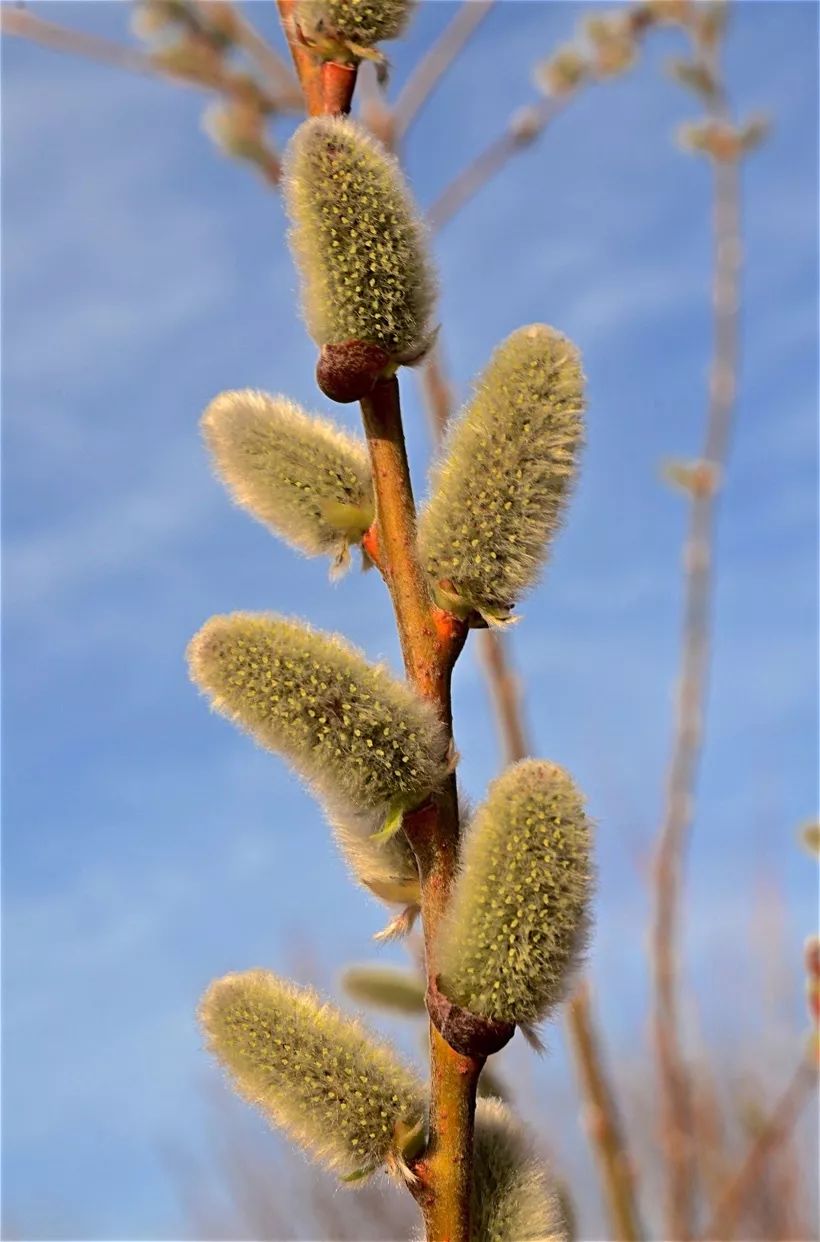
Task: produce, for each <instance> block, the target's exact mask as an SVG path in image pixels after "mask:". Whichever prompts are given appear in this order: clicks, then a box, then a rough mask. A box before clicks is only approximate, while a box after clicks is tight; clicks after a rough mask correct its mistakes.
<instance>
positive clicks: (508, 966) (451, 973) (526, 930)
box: [439, 759, 592, 1027]
mask: <svg viewBox="0 0 820 1242" xmlns="http://www.w3.org/2000/svg"><path fill="white" fill-rule="evenodd" d="M590 856H591V833H590V826H589V822H588V820H587V817H586V814H585V811H584V804H583V799H582V798H581V795H580V794H579V792H578V790H577V789H576V788H575V786H574V784H573V782H572V781H571V779H570V778H569V776H568V775H567V774H566V772H564V771H563V769H561V768H559V767H558V766H557V765H556V764H553V763H546V762H543V761H542V760H536V759H527V760H524V761H523V762H521V763H517V764H514V765H513V766H512V767H510V768H508V769H507V770H506V772H504V773H503V774H502V775H501V776H500V777H499V778H498V779H497V780H496V781H494V782H493V784H492V785H491V786H490V790H489V792H488V795H487V799H486V801H485V802H484V803H483V804H482V805H481V806H480V807H479V808H478V810H477V812H476V814H475V818H474V820H473V822H472V825H471V827H470V830H469V832H468V834H467V837H466V840H465V843H464V847H463V853H462V862H461V867H460V870H459V874H458V876H457V879H456V883H455V888H454V891H453V897H452V903H451V907H450V911H449V912H448V916H447V921H446V924H445V926H444V928H443V931H442V934H441V939H440V943H439V971H440V987H441V990H442V991H443V992H444V993H445V995H446V996H448V997H449V998H450V1000H452V1001H455V1002H456V1003H457V1004H458V1005H461V1006H462V1008H464V1009H469V1010H471V1011H472V1012H473V1013H476V1014H480V1015H482V1016H483V1017H486V1018H492V1019H494V1020H496V1021H502V1022H516V1023H519V1024H520V1025H522V1026H525V1027H527V1026H531V1025H532V1024H534V1023H537V1022H539V1021H540V1020H541V1019H542V1018H544V1017H545V1016H546V1015H547V1013H548V1012H549V1010H550V1009H551V1008H552V1007H553V1006H554V1005H555V1004H556V1003H557V1002H558V1001H559V1000H561V999H562V997H563V995H564V993H565V990H566V987H567V984H568V981H569V976H570V974H571V971H572V968H573V966H574V965H575V963H576V961H577V958H578V956H579V954H580V952H581V950H582V948H583V946H584V942H585V937H586V930H587V923H588V910H589V904H590V898H591V889H592V865H591V857H590Z"/></svg>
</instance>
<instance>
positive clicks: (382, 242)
mask: <svg viewBox="0 0 820 1242" xmlns="http://www.w3.org/2000/svg"><path fill="white" fill-rule="evenodd" d="M285 171H286V177H285V197H286V202H287V208H288V213H289V215H290V218H291V222H292V228H291V233H290V240H291V246H292V248H293V252H294V255H295V258H296V262H297V265H298V267H299V269H300V272H301V276H302V292H303V307H304V314H305V319H306V321H307V325H308V329H309V331H310V333H311V335H312V336H313V338H314V340H315V341H316V343H317V344H318V345H319V346H325V347H336V346H345V347H347V345H348V343H350V342H358V343H360V344H361V343H365V344H367V345H368V346H370V347H371V349H370V352H369V354H368V355H367V357H366V360H365V362H364V363H362V364H361V365H363V366H365V365H366V367H370V369H371V370H372V375H371V378H370V386H371V387H372V384H373V383H374V382H375V380H376V378H377V377H378V375H380V374H390V373H391V371H392V370H394V369H395V367H396V366H397V365H398V364H399V363H402V362H407V361H412V360H414V359H415V358H416V357H418V356H419V355H420V354H421V353H423V352H424V350H425V349H426V348H427V346H428V344H429V341H430V339H431V321H430V316H431V313H432V307H433V300H434V292H435V281H434V278H433V274H432V270H431V267H430V263H429V260H428V257H427V247H426V241H425V236H424V229H423V227H422V224H421V220H420V217H419V215H418V212H417V210H416V207H415V204H414V203H413V201H412V199H411V196H410V193H409V191H408V189H407V186H406V184H405V181H404V177H403V175H402V173H401V170H400V168H399V165H398V162H397V161H396V160H395V159H394V158H393V156H392V155H390V154H388V152H387V151H386V150H385V149H384V147H382V145H381V144H380V143H379V142H377V141H376V140H375V139H374V138H372V137H371V136H370V135H369V134H368V133H367V132H366V131H365V130H364V129H362V128H361V126H359V125H357V124H356V122H355V121H351V120H348V119H346V118H343V117H313V118H311V119H310V120H307V121H305V122H304V123H303V124H302V125H300V126H299V128H298V129H297V131H296V133H295V134H294V136H293V138H292V139H291V142H290V146H289V148H288V153H287V159H286V165H285ZM360 352H361V351H360ZM325 391H328V390H327V389H325ZM365 391H368V389H367V388H365ZM330 395H331V396H332V395H333V393H330ZM362 395H363V394H362ZM336 399H345V400H348V399H357V394H355V393H354V394H353V396H350V395H348V396H346V397H344V398H338V397H337V398H336Z"/></svg>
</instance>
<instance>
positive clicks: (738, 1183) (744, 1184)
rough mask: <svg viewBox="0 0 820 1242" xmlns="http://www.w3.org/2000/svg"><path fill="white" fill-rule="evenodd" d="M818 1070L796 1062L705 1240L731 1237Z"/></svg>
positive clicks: (814, 1083) (715, 1241)
mask: <svg viewBox="0 0 820 1242" xmlns="http://www.w3.org/2000/svg"><path fill="white" fill-rule="evenodd" d="M816 1087H817V1070H816V1069H815V1067H814V1066H813V1065H811V1064H810V1063H809V1061H808V1060H807V1059H806V1058H805V1057H804V1058H802V1059H801V1061H800V1064H799V1065H798V1066H797V1069H796V1070H795V1072H794V1074H793V1075H792V1077H791V1080H790V1081H789V1084H788V1086H787V1087H786V1090H785V1091H784V1092H783V1094H782V1096H781V1097H780V1099H779V1100H778V1102H777V1104H776V1105H775V1107H774V1109H773V1110H772V1113H771V1114H770V1116H769V1118H768V1120H767V1121H766V1122H765V1123H764V1125H763V1126H762V1127H761V1130H760V1133H759V1134H758V1136H757V1138H756V1139H755V1141H754V1143H753V1144H752V1146H751V1147H750V1149H749V1151H748V1153H747V1155H746V1158H745V1160H744V1161H743V1164H742V1165H741V1166H740V1168H739V1169H738V1171H737V1173H736V1174H735V1176H734V1178H733V1179H732V1181H731V1182H730V1183H729V1185H728V1186H727V1188H726V1190H725V1192H724V1194H723V1197H722V1199H721V1201H720V1203H719V1204H718V1207H717V1209H716V1211H715V1214H714V1216H713V1218H712V1221H711V1224H710V1226H709V1228H708V1229H707V1231H706V1232H705V1233H704V1235H703V1239H704V1242H726V1239H727V1238H731V1237H732V1231H733V1228H734V1226H735V1224H736V1222H737V1219H738V1214H739V1213H740V1212H741V1211H742V1209H743V1204H744V1201H745V1199H746V1198H747V1196H748V1195H749V1193H750V1191H751V1190H752V1189H753V1188H754V1186H755V1184H756V1182H757V1179H758V1178H759V1177H760V1174H761V1172H762V1170H763V1168H764V1166H765V1163H766V1158H767V1156H768V1155H769V1153H770V1152H771V1150H772V1148H773V1147H774V1146H776V1144H777V1143H779V1142H780V1141H781V1140H782V1139H783V1138H784V1137H785V1136H786V1135H787V1134H788V1133H789V1132H790V1131H791V1130H792V1128H793V1127H794V1125H795V1123H796V1121H797V1119H798V1117H799V1116H800V1113H801V1111H802V1109H803V1106H804V1105H805V1103H806V1102H807V1100H808V1099H809V1098H810V1096H811V1095H812V1094H813V1093H814V1092H815V1091H816Z"/></svg>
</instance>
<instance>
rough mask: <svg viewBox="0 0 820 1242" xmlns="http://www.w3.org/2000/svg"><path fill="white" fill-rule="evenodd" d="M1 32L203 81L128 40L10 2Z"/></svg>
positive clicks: (0, 19) (1, 13)
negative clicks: (119, 40) (167, 66)
mask: <svg viewBox="0 0 820 1242" xmlns="http://www.w3.org/2000/svg"><path fill="white" fill-rule="evenodd" d="M0 31H2V33H3V34H6V35H12V36H13V37H15V38H21V39H29V40H30V41H31V42H32V43H38V44H39V45H40V46H41V47H47V48H51V50H52V51H55V52H68V53H70V54H71V55H73V56H84V57H86V58H87V59H89V60H96V61H99V62H100V63H101V64H104V65H111V66H112V67H113V68H115V69H124V70H126V71H127V72H128V73H142V74H145V75H147V76H150V77H160V78H172V79H173V80H174V81H175V82H182V84H183V85H186V86H197V87H199V88H200V89H202V84H201V83H199V82H194V81H193V80H192V79H191V80H189V79H182V78H178V77H177V76H176V75H175V74H173V73H171V71H170V70H167V69H163V68H162V67H161V66H160V65H157V64H156V63H155V61H154V60H153V59H152V57H151V56H150V55H149V54H148V53H147V52H143V51H141V50H140V49H139V48H135V47H128V45H127V44H124V43H115V42H114V41H113V40H112V39H104V38H102V36H100V35H92V34H87V33H86V32H85V31H82V30H71V29H70V28H69V27H68V26H61V25H60V24H59V23H58V22H50V21H47V20H46V19H45V18H43V17H37V16H35V14H34V13H30V12H28V11H27V10H26V9H12V8H9V7H8V6H7V5H3V6H2V7H0Z"/></svg>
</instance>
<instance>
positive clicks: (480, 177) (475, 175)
mask: <svg viewBox="0 0 820 1242" xmlns="http://www.w3.org/2000/svg"><path fill="white" fill-rule="evenodd" d="M566 98H567V97H566V96H564V97H560V98H559V97H558V96H555V97H550V98H547V99H542V100H539V102H538V103H536V104H533V105H532V106H531V107H530V108H528V109H527V110H526V124H521V123H520V119H521V118H518V119H519V124H518V125H516V124H515V121H516V118H515V117H514V118H513V119H512V120H511V121H510V123H509V125H508V126H507V128H506V130H505V131H504V133H503V134H500V135H499V137H498V138H495V139H494V140H493V141H492V142H491V143H489V145H488V146H486V147H485V148H484V149H483V151H480V152H479V154H478V155H477V156H476V157H475V159H474V160H472V162H471V163H470V164H468V165H467V167H466V168H464V169H462V171H461V172H460V173H457V174H456V176H455V177H454V178H453V180H452V181H451V182H450V184H449V185H448V186H447V187H446V188H445V189H444V190H442V192H441V194H440V195H439V196H438V198H437V199H436V201H435V202H434V203H433V205H432V207H431V208H430V209H429V211H428V212H427V219H428V221H429V224H430V228H431V229H432V231H433V232H437V231H438V230H439V229H440V228H442V227H443V226H444V225H445V224H446V223H447V222H448V221H449V220H451V219H452V217H453V216H454V215H455V214H456V212H458V211H460V210H461V209H462V207H464V205H465V204H466V203H468V202H469V200H470V199H471V198H472V197H473V196H474V195H475V194H477V193H478V191H479V190H481V189H482V188H483V187H484V186H485V185H486V184H487V182H488V181H491V180H492V179H493V177H495V176H496V174H497V173H499V172H501V169H502V168H504V166H505V165H506V164H507V163H508V162H509V160H511V159H512V157H513V156H514V155H516V154H517V153H518V152H519V151H523V150H524V148H525V147H528V146H530V145H531V144H532V143H533V142H535V141H536V140H537V139H538V138H539V137H540V136H541V134H542V133H543V132H544V130H545V129H546V127H547V126H548V125H549V123H550V121H552V120H553V119H554V118H555V117H556V116H557V115H558V113H559V112H560V111H561V110H562V108H563V107H564V105H565V103H566Z"/></svg>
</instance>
